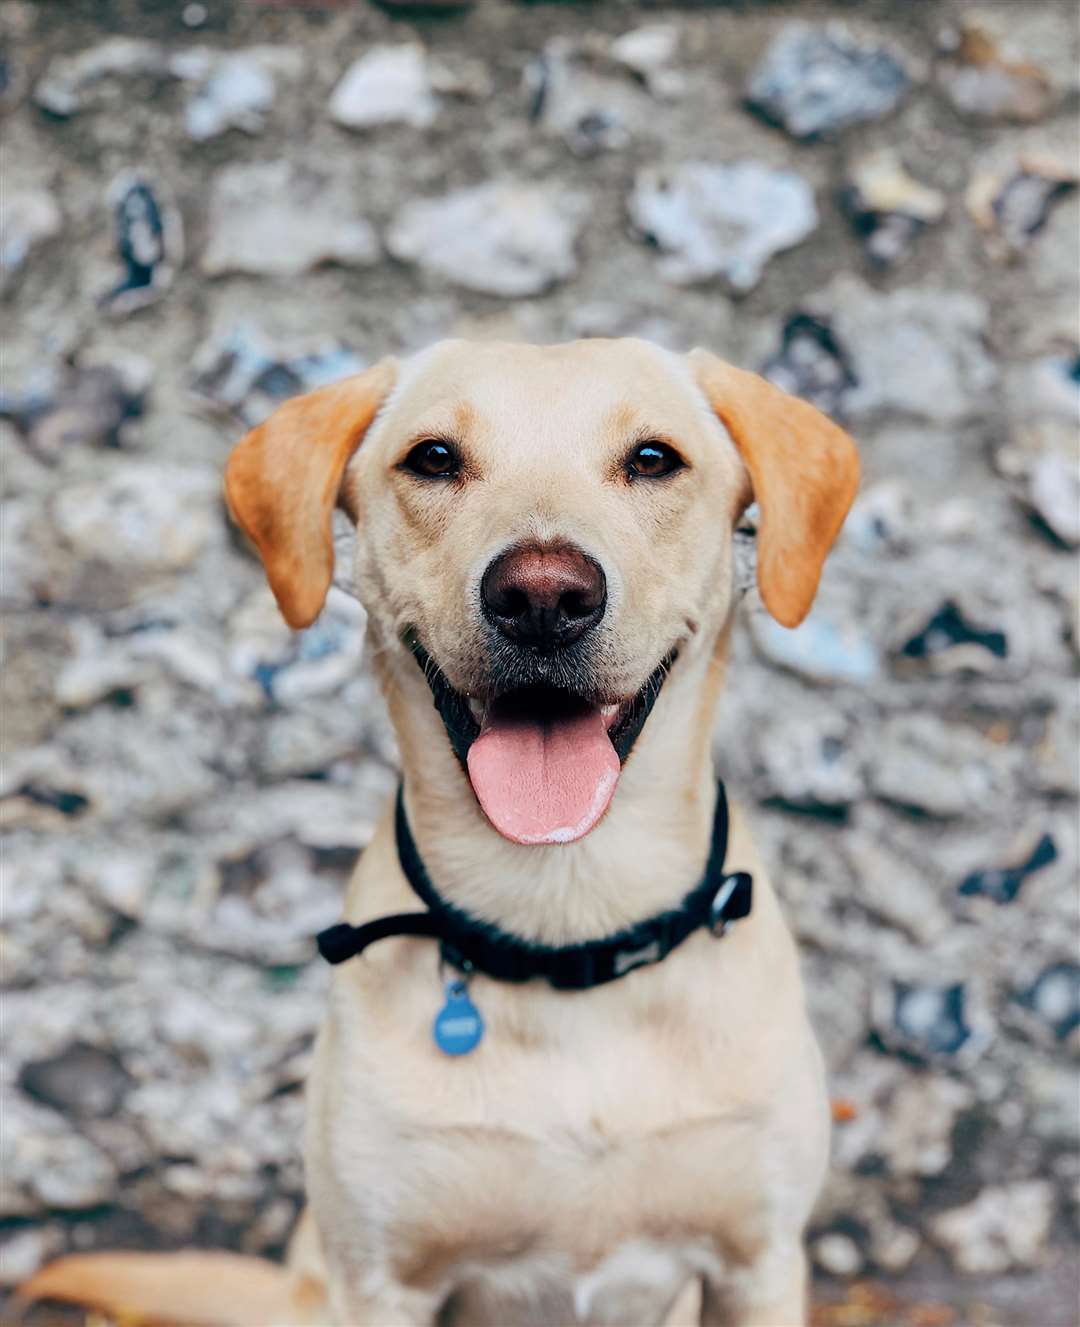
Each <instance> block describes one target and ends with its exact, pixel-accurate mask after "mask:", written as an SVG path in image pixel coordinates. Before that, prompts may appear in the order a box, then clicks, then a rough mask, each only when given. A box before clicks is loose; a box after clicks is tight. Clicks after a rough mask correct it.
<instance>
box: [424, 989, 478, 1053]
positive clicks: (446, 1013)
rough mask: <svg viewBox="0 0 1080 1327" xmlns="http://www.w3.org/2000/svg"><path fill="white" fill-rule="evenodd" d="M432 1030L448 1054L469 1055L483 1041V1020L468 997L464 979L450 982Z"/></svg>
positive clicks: (436, 1043) (440, 1045)
mask: <svg viewBox="0 0 1080 1327" xmlns="http://www.w3.org/2000/svg"><path fill="white" fill-rule="evenodd" d="M431 1031H432V1035H433V1036H434V1038H435V1045H436V1046H438V1048H439V1050H441V1051H442V1052H443V1053H444V1054H446V1055H468V1053H469V1052H470V1051H474V1050H475V1049H476V1048H477V1046H479V1045H480V1042H481V1040H482V1039H483V1036H484V1020H483V1019H482V1018H481V1017H480V1011H479V1010H478V1009H477V1007H476V1005H474V1004H473V1002H472V1001H471V1000H470V999H469V992H468V989H467V988H466V985H465V983H464V982H463V981H451V982H447V984H446V1003H445V1004H444V1005H443V1007H442V1008H441V1009H440V1010H439V1012H438V1014H437V1015H436V1017H435V1024H434V1026H433V1027H432V1029H431Z"/></svg>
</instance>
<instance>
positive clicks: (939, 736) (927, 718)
mask: <svg viewBox="0 0 1080 1327" xmlns="http://www.w3.org/2000/svg"><path fill="white" fill-rule="evenodd" d="M876 745H877V755H876V759H875V760H874V761H872V763H871V777H870V781H871V786H872V787H873V788H874V790H875V791H876V792H877V795H878V796H879V797H882V798H884V799H885V800H886V801H888V802H892V803H894V804H895V805H897V806H902V807H906V808H908V809H911V810H914V811H918V812H921V813H922V814H924V815H928V816H938V817H945V818H948V817H951V816H962V815H966V814H969V813H972V812H985V811H986V810H987V809H988V808H989V807H992V806H993V804H994V801H995V799H996V798H998V797H1000V796H1001V795H1002V794H1003V793H1004V791H1005V789H1006V787H1007V786H1008V780H1009V775H1010V773H1011V766H1012V765H1013V764H1014V763H1015V762H1014V761H1013V760H1012V759H1011V758H1010V756H1009V754H1008V752H1002V751H1001V750H999V749H998V748H996V747H995V746H993V745H992V744H991V743H989V742H987V741H986V740H985V739H983V738H981V737H979V736H978V735H977V734H975V733H973V732H972V731H971V730H970V729H967V728H962V727H960V726H959V725H956V724H946V723H943V722H942V721H941V720H940V719H938V718H936V717H935V716H933V715H931V714H909V715H901V716H897V717H895V718H892V719H889V720H887V721H886V723H885V724H884V725H883V727H882V730H881V734H880V738H879V741H878V742H877V744H876Z"/></svg>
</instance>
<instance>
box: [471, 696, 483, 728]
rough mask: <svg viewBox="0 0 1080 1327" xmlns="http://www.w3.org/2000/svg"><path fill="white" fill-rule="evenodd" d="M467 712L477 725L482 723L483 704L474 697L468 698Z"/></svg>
mask: <svg viewBox="0 0 1080 1327" xmlns="http://www.w3.org/2000/svg"><path fill="white" fill-rule="evenodd" d="M469 710H470V712H471V714H472V716H473V718H474V719H475V720H476V722H477V723H482V722H483V719H484V702H483V701H482V700H477V699H476V697H475V696H470V697H469Z"/></svg>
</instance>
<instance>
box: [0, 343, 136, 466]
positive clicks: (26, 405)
mask: <svg viewBox="0 0 1080 1327" xmlns="http://www.w3.org/2000/svg"><path fill="white" fill-rule="evenodd" d="M151 375H152V368H151V365H150V362H149V360H146V359H144V358H143V357H142V356H141V355H125V354H111V355H110V356H109V357H108V358H104V359H102V361H101V362H94V361H93V360H92V359H91V358H90V357H88V356H82V357H80V360H79V362H78V363H76V364H74V365H65V366H64V367H63V368H62V369H60V370H59V371H58V372H57V371H52V370H50V371H49V372H48V374H47V375H46V376H44V377H43V378H42V379H41V380H40V381H39V382H37V383H36V384H35V385H34V386H32V387H31V388H30V390H29V391H26V392H24V393H23V394H22V395H21V396H12V397H8V398H4V399H0V416H3V417H6V418H8V419H11V420H12V422H13V423H14V424H15V427H16V428H17V429H18V430H19V432H20V433H21V434H22V435H23V437H24V438H25V439H26V441H27V443H28V444H29V447H30V449H31V451H33V453H34V455H35V456H37V457H38V458H39V459H40V460H42V461H44V462H46V463H47V464H55V463H56V462H59V461H62V460H64V459H65V457H64V453H65V451H66V449H67V448H69V447H123V446H124V445H125V443H126V441H127V433H128V430H129V426H130V425H131V424H132V422H133V421H135V420H137V419H139V418H141V416H142V415H143V412H144V409H145V406H146V398H147V393H148V390H149V386H150V379H151Z"/></svg>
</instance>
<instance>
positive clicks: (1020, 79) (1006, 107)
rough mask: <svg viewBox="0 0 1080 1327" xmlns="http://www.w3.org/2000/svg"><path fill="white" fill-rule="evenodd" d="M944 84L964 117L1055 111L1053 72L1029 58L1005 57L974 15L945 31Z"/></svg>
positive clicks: (1026, 116) (1035, 116)
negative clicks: (1048, 72)
mask: <svg viewBox="0 0 1080 1327" xmlns="http://www.w3.org/2000/svg"><path fill="white" fill-rule="evenodd" d="M943 46H944V48H945V52H946V58H945V59H943V60H942V62H941V64H940V65H939V67H938V71H937V75H938V82H939V83H940V85H941V87H942V88H943V89H944V91H945V94H946V96H947V97H948V98H949V100H950V101H951V102H952V104H953V106H954V107H955V108H956V109H957V110H958V111H959V112H960V114H961V115H966V116H968V117H969V118H971V119H973V120H997V121H1000V120H1009V121H1013V122H1018V123H1028V122H1031V121H1033V120H1041V119H1042V118H1043V116H1044V115H1045V114H1046V112H1047V111H1048V110H1049V109H1050V102H1051V98H1052V87H1051V83H1050V79H1049V77H1048V76H1047V74H1046V73H1045V72H1044V71H1043V70H1041V69H1039V68H1038V67H1037V66H1036V65H1033V64H1031V63H1029V62H1028V61H1026V60H1016V59H1011V58H1009V57H1006V56H1004V55H1003V54H1002V53H1001V52H1000V51H999V50H998V47H997V44H996V42H995V41H994V39H993V37H992V36H991V35H990V33H989V32H987V31H986V30H985V29H984V28H982V27H980V26H979V25H978V24H977V23H974V22H972V21H971V20H970V19H969V20H967V21H964V22H962V23H961V26H960V28H959V30H957V31H953V32H949V33H946V34H945V40H944V42H943Z"/></svg>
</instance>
